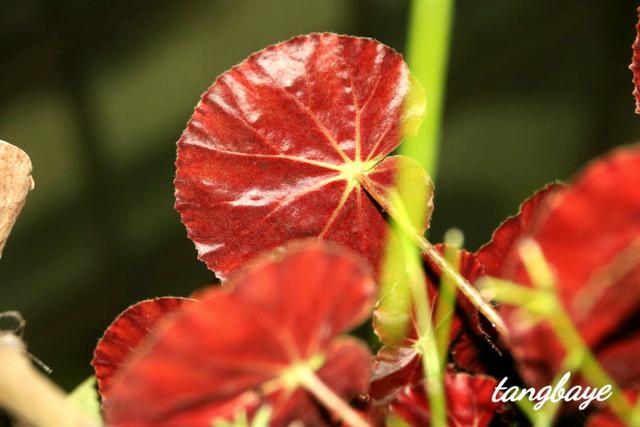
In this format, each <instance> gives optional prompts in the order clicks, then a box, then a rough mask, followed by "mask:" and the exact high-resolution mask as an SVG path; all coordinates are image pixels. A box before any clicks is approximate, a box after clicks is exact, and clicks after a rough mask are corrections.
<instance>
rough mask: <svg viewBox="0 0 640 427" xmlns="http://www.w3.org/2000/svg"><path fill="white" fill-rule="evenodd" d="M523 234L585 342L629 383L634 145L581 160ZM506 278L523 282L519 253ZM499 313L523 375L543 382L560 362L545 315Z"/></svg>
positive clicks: (639, 234)
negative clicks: (532, 322)
mask: <svg viewBox="0 0 640 427" xmlns="http://www.w3.org/2000/svg"><path fill="white" fill-rule="evenodd" d="M530 237H532V238H533V239H535V241H536V242H537V243H538V244H539V245H540V247H541V249H542V251H543V253H544V255H545V257H546V259H547V261H548V262H549V264H550V266H551V268H552V269H553V272H554V274H555V278H556V282H557V289H558V293H559V296H560V299H561V301H562V303H563V305H564V307H565V309H566V310H567V312H568V313H569V315H570V317H571V319H572V321H573V322H574V324H575V325H576V326H577V328H578V330H579V331H580V333H581V335H582V337H583V338H584V340H585V342H586V343H587V344H588V345H589V346H590V347H591V348H592V350H593V351H594V352H595V354H596V356H597V357H598V358H599V360H600V362H601V363H602V365H603V366H604V367H605V369H607V370H608V371H609V373H610V374H611V375H612V376H613V378H614V379H615V380H616V381H617V382H618V383H619V384H620V385H622V386H623V387H626V386H629V385H631V384H637V383H638V381H640V365H638V364H637V363H633V362H632V360H633V358H634V357H635V355H637V354H638V353H639V352H640V334H638V333H637V332H638V318H637V313H638V310H640V246H639V244H638V243H639V239H640V147H638V146H634V147H631V148H626V149H620V150H617V151H615V152H613V153H612V154H610V155H608V156H606V157H604V158H602V159H599V160H597V161H595V162H593V163H592V164H591V165H589V167H587V168H586V170H585V171H584V172H583V173H582V174H581V175H580V176H579V177H578V178H577V179H575V180H574V181H573V183H572V185H571V186H570V187H568V188H567V189H565V190H563V191H562V192H560V193H558V194H557V196H554V197H552V198H551V199H550V200H549V212H548V213H547V214H546V218H544V219H543V221H541V223H540V224H539V225H537V226H536V227H534V230H532V231H531V232H530ZM512 258H513V259H514V260H516V259H517V254H516V253H513V254H512ZM509 262H510V261H507V263H509ZM507 278H508V279H511V280H514V281H516V282H519V283H524V284H528V283H529V277H528V275H527V273H526V271H525V270H524V268H523V266H522V264H521V263H520V262H519V261H518V262H516V270H515V272H514V273H513V274H512V275H507ZM503 314H504V316H505V320H506V321H507V323H508V326H509V328H510V330H511V344H512V349H513V352H514V355H515V356H516V359H517V360H518V361H519V363H520V368H521V373H522V374H523V376H524V378H525V380H526V381H527V382H529V383H530V384H532V385H536V386H542V385H545V384H549V383H550V381H551V379H552V377H553V376H554V375H555V374H556V373H558V372H559V370H560V369H561V364H562V360H563V356H564V355H565V349H564V347H563V346H562V345H561V344H560V342H558V341H557V339H556V338H555V336H554V334H553V332H552V331H551V330H550V328H549V327H548V325H547V324H546V323H542V324H538V325H536V326H533V327H531V326H525V325H522V323H521V322H520V321H519V320H520V318H519V317H518V316H516V315H515V314H514V311H513V310H512V309H509V308H506V307H505V308H504V309H503Z"/></svg>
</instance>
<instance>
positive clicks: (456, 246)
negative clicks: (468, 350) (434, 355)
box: [435, 229, 464, 369]
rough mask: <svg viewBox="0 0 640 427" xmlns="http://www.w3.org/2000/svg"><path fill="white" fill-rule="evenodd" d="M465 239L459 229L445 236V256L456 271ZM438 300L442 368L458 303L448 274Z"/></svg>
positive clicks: (437, 311)
mask: <svg viewBox="0 0 640 427" xmlns="http://www.w3.org/2000/svg"><path fill="white" fill-rule="evenodd" d="M463 240H464V237H463V236H462V232H460V230H457V229H452V230H449V231H447V233H446V234H445V236H444V243H445V253H444V256H445V258H446V260H447V261H448V262H449V264H451V265H452V266H453V268H454V269H455V270H456V271H460V248H462V243H463ZM437 301H438V302H437V305H436V317H435V319H436V320H435V334H436V343H437V345H438V354H439V355H440V362H441V363H442V369H445V365H446V361H447V353H448V352H449V340H450V334H451V324H452V323H453V316H454V312H455V305H456V285H455V283H453V281H452V280H451V278H449V277H448V276H443V277H442V279H441V280H440V288H439V290H438V300H437Z"/></svg>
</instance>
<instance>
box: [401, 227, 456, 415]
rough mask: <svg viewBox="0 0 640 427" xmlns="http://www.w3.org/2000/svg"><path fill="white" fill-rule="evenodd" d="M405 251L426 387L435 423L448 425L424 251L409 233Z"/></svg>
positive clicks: (406, 238)
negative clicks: (421, 256) (424, 273)
mask: <svg viewBox="0 0 640 427" xmlns="http://www.w3.org/2000/svg"><path fill="white" fill-rule="evenodd" d="M401 239H402V246H403V251H404V254H405V262H406V271H407V274H408V275H409V286H410V292H411V301H412V303H413V304H412V305H413V310H414V313H415V316H416V329H417V332H418V340H417V341H416V342H415V344H414V347H415V349H416V350H417V351H418V352H419V353H420V355H421V356H422V368H423V372H424V377H425V379H426V381H425V391H426V394H427V396H428V398H429V407H430V409H431V424H432V425H433V426H434V427H446V425H447V412H446V399H445V394H444V381H443V374H442V367H443V366H444V363H441V362H440V358H439V354H438V346H437V344H436V339H435V334H434V331H433V323H432V321H431V318H432V317H431V307H429V301H431V299H430V298H429V294H428V292H427V287H426V286H425V285H424V284H425V278H424V275H423V271H422V260H421V259H420V255H419V253H418V251H416V248H415V246H414V244H413V241H411V240H410V239H409V238H408V236H406V235H405V234H403V235H402V236H401Z"/></svg>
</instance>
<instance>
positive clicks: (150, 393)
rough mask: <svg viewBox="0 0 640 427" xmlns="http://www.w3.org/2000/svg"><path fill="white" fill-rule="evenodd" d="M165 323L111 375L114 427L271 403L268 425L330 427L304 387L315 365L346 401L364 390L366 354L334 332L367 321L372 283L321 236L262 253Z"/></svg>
mask: <svg viewBox="0 0 640 427" xmlns="http://www.w3.org/2000/svg"><path fill="white" fill-rule="evenodd" d="M230 284H231V287H230V289H231V290H230V291H229V292H226V289H225V290H221V289H216V288H213V289H211V290H210V291H208V292H204V293H202V294H201V300H200V302H198V303H197V304H193V305H190V306H188V307H186V308H185V309H184V310H181V311H180V312H179V313H178V314H177V315H176V316H175V317H174V320H173V321H171V322H169V323H166V324H164V325H163V328H162V330H161V331H158V337H157V339H156V340H154V341H153V342H150V343H148V344H147V345H146V346H144V348H142V349H140V350H139V351H137V353H136V355H135V356H134V357H133V358H132V359H131V361H130V363H128V364H127V368H126V369H125V370H123V372H122V373H121V374H120V375H119V376H118V377H117V379H116V383H114V386H113V389H112V390H113V392H112V396H111V398H110V399H108V400H107V402H106V403H105V405H104V406H105V412H106V417H107V420H108V422H109V423H110V425H111V426H113V427H124V426H126V427H133V426H136V427H142V426H154V427H168V426H178V425H189V426H192V427H199V426H202V427H205V426H206V427H210V426H211V424H212V421H213V420H215V419H217V418H227V419H229V418H233V416H234V414H235V413H236V412H237V411H238V410H246V411H247V412H248V413H249V415H250V416H251V414H252V411H253V410H255V409H256V408H257V407H259V406H261V405H264V404H267V405H270V406H271V407H272V409H273V416H272V421H271V425H273V426H281V425H282V426H284V425H288V423H290V422H292V421H294V420H297V419H299V420H302V421H303V422H304V423H306V425H317V426H322V425H328V423H329V420H328V419H327V415H326V414H327V412H326V411H321V410H319V406H318V404H317V403H316V401H315V400H314V399H312V398H311V397H310V395H308V394H307V392H306V391H305V390H304V389H303V388H302V387H301V386H300V384H299V383H298V382H297V381H298V375H297V372H299V371H297V370H299V369H301V370H311V371H315V372H316V375H317V376H318V377H319V378H320V379H321V380H322V381H324V382H325V384H326V385H327V386H328V387H330V388H332V389H333V390H334V392H335V393H336V394H338V395H339V396H341V397H343V398H344V399H346V400H349V399H351V398H353V397H355V396H357V395H358V394H360V393H364V392H366V389H367V386H368V378H369V370H370V363H371V361H370V353H369V350H368V349H367V348H366V346H365V345H364V344H362V343H361V342H359V341H358V340H356V339H354V338H349V337H338V338H336V337H337V336H339V335H340V334H341V333H343V332H345V331H347V330H349V329H351V328H353V327H354V326H356V325H358V324H359V323H361V322H362V321H363V320H364V319H366V318H367V317H368V315H369V313H370V310H371V307H372V305H373V302H374V300H375V286H374V282H373V280H372V277H371V275H370V274H369V272H368V269H367V268H366V267H365V266H364V264H363V263H361V262H359V261H357V260H355V259H354V258H353V257H352V256H350V255H348V254H345V253H344V252H343V251H342V250H338V248H334V247H327V246H325V245H324V244H321V243H320V242H315V243H313V244H311V245H310V246H305V247H304V248H303V247H302V246H297V245H296V247H290V248H289V249H287V250H285V255H284V257H282V258H277V259H276V258H274V257H273V256H271V257H269V258H262V259H261V260H260V261H258V262H255V263H254V264H253V265H252V266H251V268H249V269H248V270H243V273H241V274H239V275H236V276H235V277H233V278H232V279H231V280H230Z"/></svg>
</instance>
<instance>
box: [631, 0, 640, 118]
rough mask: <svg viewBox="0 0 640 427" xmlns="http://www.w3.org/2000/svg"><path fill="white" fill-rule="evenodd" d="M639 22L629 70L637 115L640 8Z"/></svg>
mask: <svg viewBox="0 0 640 427" xmlns="http://www.w3.org/2000/svg"><path fill="white" fill-rule="evenodd" d="M638 14H639V22H638V24H637V25H636V40H635V41H634V42H633V46H632V49H633V56H632V58H631V65H629V69H630V70H631V71H632V72H633V80H632V81H633V96H635V98H636V114H640V7H639V8H638Z"/></svg>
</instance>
